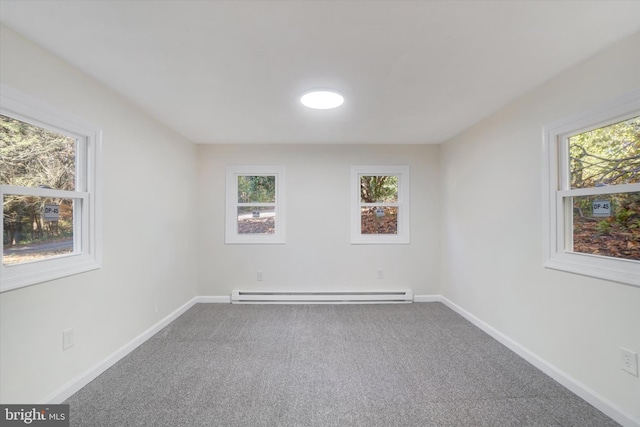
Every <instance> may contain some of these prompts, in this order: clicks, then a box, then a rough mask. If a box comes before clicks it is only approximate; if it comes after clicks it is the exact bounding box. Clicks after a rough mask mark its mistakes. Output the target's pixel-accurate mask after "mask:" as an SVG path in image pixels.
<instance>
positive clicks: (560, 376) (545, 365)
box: [438, 296, 640, 427]
mask: <svg viewBox="0 0 640 427" xmlns="http://www.w3.org/2000/svg"><path fill="white" fill-rule="evenodd" d="M438 297H439V301H440V302H442V303H443V304H445V305H446V306H447V307H449V308H450V309H452V310H453V311H455V312H456V313H458V314H459V315H461V316H462V317H464V318H465V319H467V320H468V321H469V322H471V323H473V324H474V325H475V326H477V327H478V328H480V329H482V330H483V331H484V332H486V333H487V334H489V335H490V336H491V337H493V338H495V339H496V340H497V341H498V342H500V343H501V344H502V345H504V346H505V347H507V348H509V349H510V350H511V351H513V352H514V353H516V354H517V355H518V356H520V357H522V358H523V359H524V360H526V361H527V362H529V363H531V364H532V365H533V366H535V367H536V368H538V369H540V370H541V371H542V372H544V373H545V374H547V375H549V376H550V377H551V378H553V379H554V380H556V381H557V382H559V383H560V384H562V385H563V386H565V387H566V388H568V389H569V390H571V391H572V392H573V393H575V394H576V395H578V396H579V397H580V398H581V399H583V400H585V401H586V402H588V403H589V404H591V405H593V406H594V407H596V408H597V409H599V410H600V411H602V412H603V413H605V414H606V415H607V416H609V417H610V418H612V419H613V420H614V421H616V422H618V423H620V424H621V425H623V426H624V427H640V419H638V418H635V417H634V416H633V415H631V414H628V413H626V412H625V411H624V410H622V409H620V408H619V407H618V406H617V405H615V404H614V403H612V402H611V401H609V400H608V399H606V398H604V397H603V396H601V395H600V394H598V393H596V392H595V391H593V390H592V389H590V388H589V387H587V386H586V385H584V384H582V383H581V382H580V381H578V380H576V379H575V378H573V377H571V376H570V375H567V374H566V373H565V372H563V371H561V370H560V369H558V368H557V367H555V366H553V365H552V364H550V363H549V362H547V361H546V360H544V359H542V358H541V357H539V356H538V355H536V354H534V353H532V352H531V351H530V350H528V349H526V348H525V347H523V346H522V345H520V344H519V343H517V342H516V341H514V340H512V339H511V338H509V337H508V336H506V335H504V334H503V333H502V332H500V331H498V330H497V329H494V328H493V327H492V326H489V325H488V324H487V323H485V322H484V321H482V320H480V319H478V318H477V317H476V316H474V315H473V314H471V313H469V312H468V311H466V310H465V309H463V308H462V307H460V306H459V305H457V304H456V303H454V302H452V301H450V300H449V299H447V298H445V297H443V296H438Z"/></svg>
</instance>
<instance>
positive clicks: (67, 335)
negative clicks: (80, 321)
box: [62, 328, 75, 350]
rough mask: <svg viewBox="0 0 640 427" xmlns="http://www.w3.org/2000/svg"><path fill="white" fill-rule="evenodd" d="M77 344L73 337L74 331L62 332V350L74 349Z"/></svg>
mask: <svg viewBox="0 0 640 427" xmlns="http://www.w3.org/2000/svg"><path fill="white" fill-rule="evenodd" d="M74 344H75V339H74V337H73V329H72V328H69V329H65V330H64V331H62V349H63V350H67V349H69V348H71V347H73V346H74Z"/></svg>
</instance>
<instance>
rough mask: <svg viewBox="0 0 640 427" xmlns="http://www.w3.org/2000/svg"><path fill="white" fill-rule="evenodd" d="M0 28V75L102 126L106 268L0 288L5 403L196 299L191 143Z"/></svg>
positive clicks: (38, 395)
mask: <svg viewBox="0 0 640 427" xmlns="http://www.w3.org/2000/svg"><path fill="white" fill-rule="evenodd" d="M0 31H1V33H0V43H1V44H0V51H1V52H2V54H1V55H0V78H1V81H2V83H3V84H6V85H9V86H11V87H12V88H14V89H16V90H19V91H21V92H23V93H26V94H28V95H31V96H34V97H36V98H38V99H40V100H41V101H43V102H46V103H47V104H49V105H50V106H53V107H55V108H58V109H60V110H62V111H64V112H66V113H69V114H72V115H74V116H76V117H78V118H79V119H81V120H83V121H88V122H90V123H94V124H96V125H97V126H99V127H100V128H102V130H103V162H102V164H103V180H102V189H103V220H104V221H103V234H104V239H103V268H102V269H100V270H97V271H93V272H89V273H85V274H80V275H76V276H73V277H68V278H65V279H60V280H55V281H51V282H47V283H42V284H38V285H35V286H30V287H27V288H22V289H18V290H13V291H9V292H5V293H2V294H0V361H1V363H0V378H1V381H0V384H1V385H0V402H2V403H25V402H38V401H41V400H43V399H45V398H46V397H47V396H49V395H51V394H52V393H54V392H55V391H56V390H57V389H58V388H59V387H61V386H62V385H63V384H65V383H67V382H68V381H70V380H71V379H72V378H74V377H76V376H78V375H80V374H81V373H83V372H85V371H86V370H88V369H89V368H91V367H93V366H94V365H96V364H97V363H99V362H101V361H103V359H105V358H106V357H107V356H108V355H109V354H111V353H112V352H114V351H116V350H117V349H118V348H120V347H121V346H123V345H124V344H126V343H127V342H129V341H130V340H131V339H133V338H134V337H136V336H137V335H138V334H140V333H141V332H143V331H144V330H146V329H147V328H149V327H150V326H151V325H153V324H155V323H156V322H158V321H159V320H160V319H161V318H164V317H165V316H167V314H169V313H170V312H172V311H174V310H175V309H176V308H178V307H179V306H181V305H182V304H184V303H185V302H187V301H188V300H190V299H191V298H193V296H195V283H196V279H195V278H196V268H195V266H196V259H195V256H194V255H195V244H194V240H195V236H196V233H195V228H194V226H195V224H194V221H193V220H192V219H193V218H194V214H193V213H194V212H195V208H194V205H195V202H196V197H195V191H194V184H195V172H194V171H195V146H194V145H193V144H191V143H190V142H188V141H186V140H185V139H183V138H181V137H179V136H177V135H176V134H173V133H171V132H170V131H168V130H167V129H166V128H164V127H163V126H162V125H161V124H159V123H157V122H155V121H153V120H151V119H150V118H149V117H148V116H146V115H145V114H143V113H142V112H141V111H140V110H138V109H137V108H135V107H134V106H132V105H130V104H128V103H126V102H125V101H123V99H122V98H121V97H119V96H117V95H116V94H114V93H113V92H111V91H109V90H107V89H106V88H104V87H103V86H101V85H100V84H98V83H96V82H95V81H94V80H92V79H91V78H89V77H87V76H85V75H83V74H81V73H79V72H78V71H76V70H75V69H73V68H71V67H70V66H68V65H66V64H65V63H63V62H62V61H60V60H58V59H56V58H55V57H53V56H51V55H50V54H48V53H46V52H44V51H42V50H40V49H39V48H38V47H36V46H34V45H33V44H31V43H30V42H28V41H27V40H25V39H24V38H22V37H20V36H18V35H17V34H15V33H14V32H12V31H11V30H9V29H7V28H6V27H4V26H3V27H0ZM156 305H157V307H158V310H157V312H156ZM66 328H74V329H75V341H76V344H75V347H72V348H71V349H69V350H67V351H64V352H63V351H62V331H63V330H64V329H66Z"/></svg>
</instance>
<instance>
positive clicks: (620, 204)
mask: <svg viewBox="0 0 640 427" xmlns="http://www.w3.org/2000/svg"><path fill="white" fill-rule="evenodd" d="M573 251H574V252H580V253H586V254H593V255H602V256H608V257H615V258H624V259H632V260H640V192H635V193H617V194H606V195H597V196H580V197H573Z"/></svg>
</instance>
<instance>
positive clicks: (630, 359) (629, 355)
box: [620, 347, 638, 377]
mask: <svg viewBox="0 0 640 427" xmlns="http://www.w3.org/2000/svg"><path fill="white" fill-rule="evenodd" d="M620 367H621V368H622V370H623V371H626V372H628V373H630V374H631V375H635V376H636V377H637V376H638V353H636V352H634V351H631V350H628V349H626V348H623V347H620Z"/></svg>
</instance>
